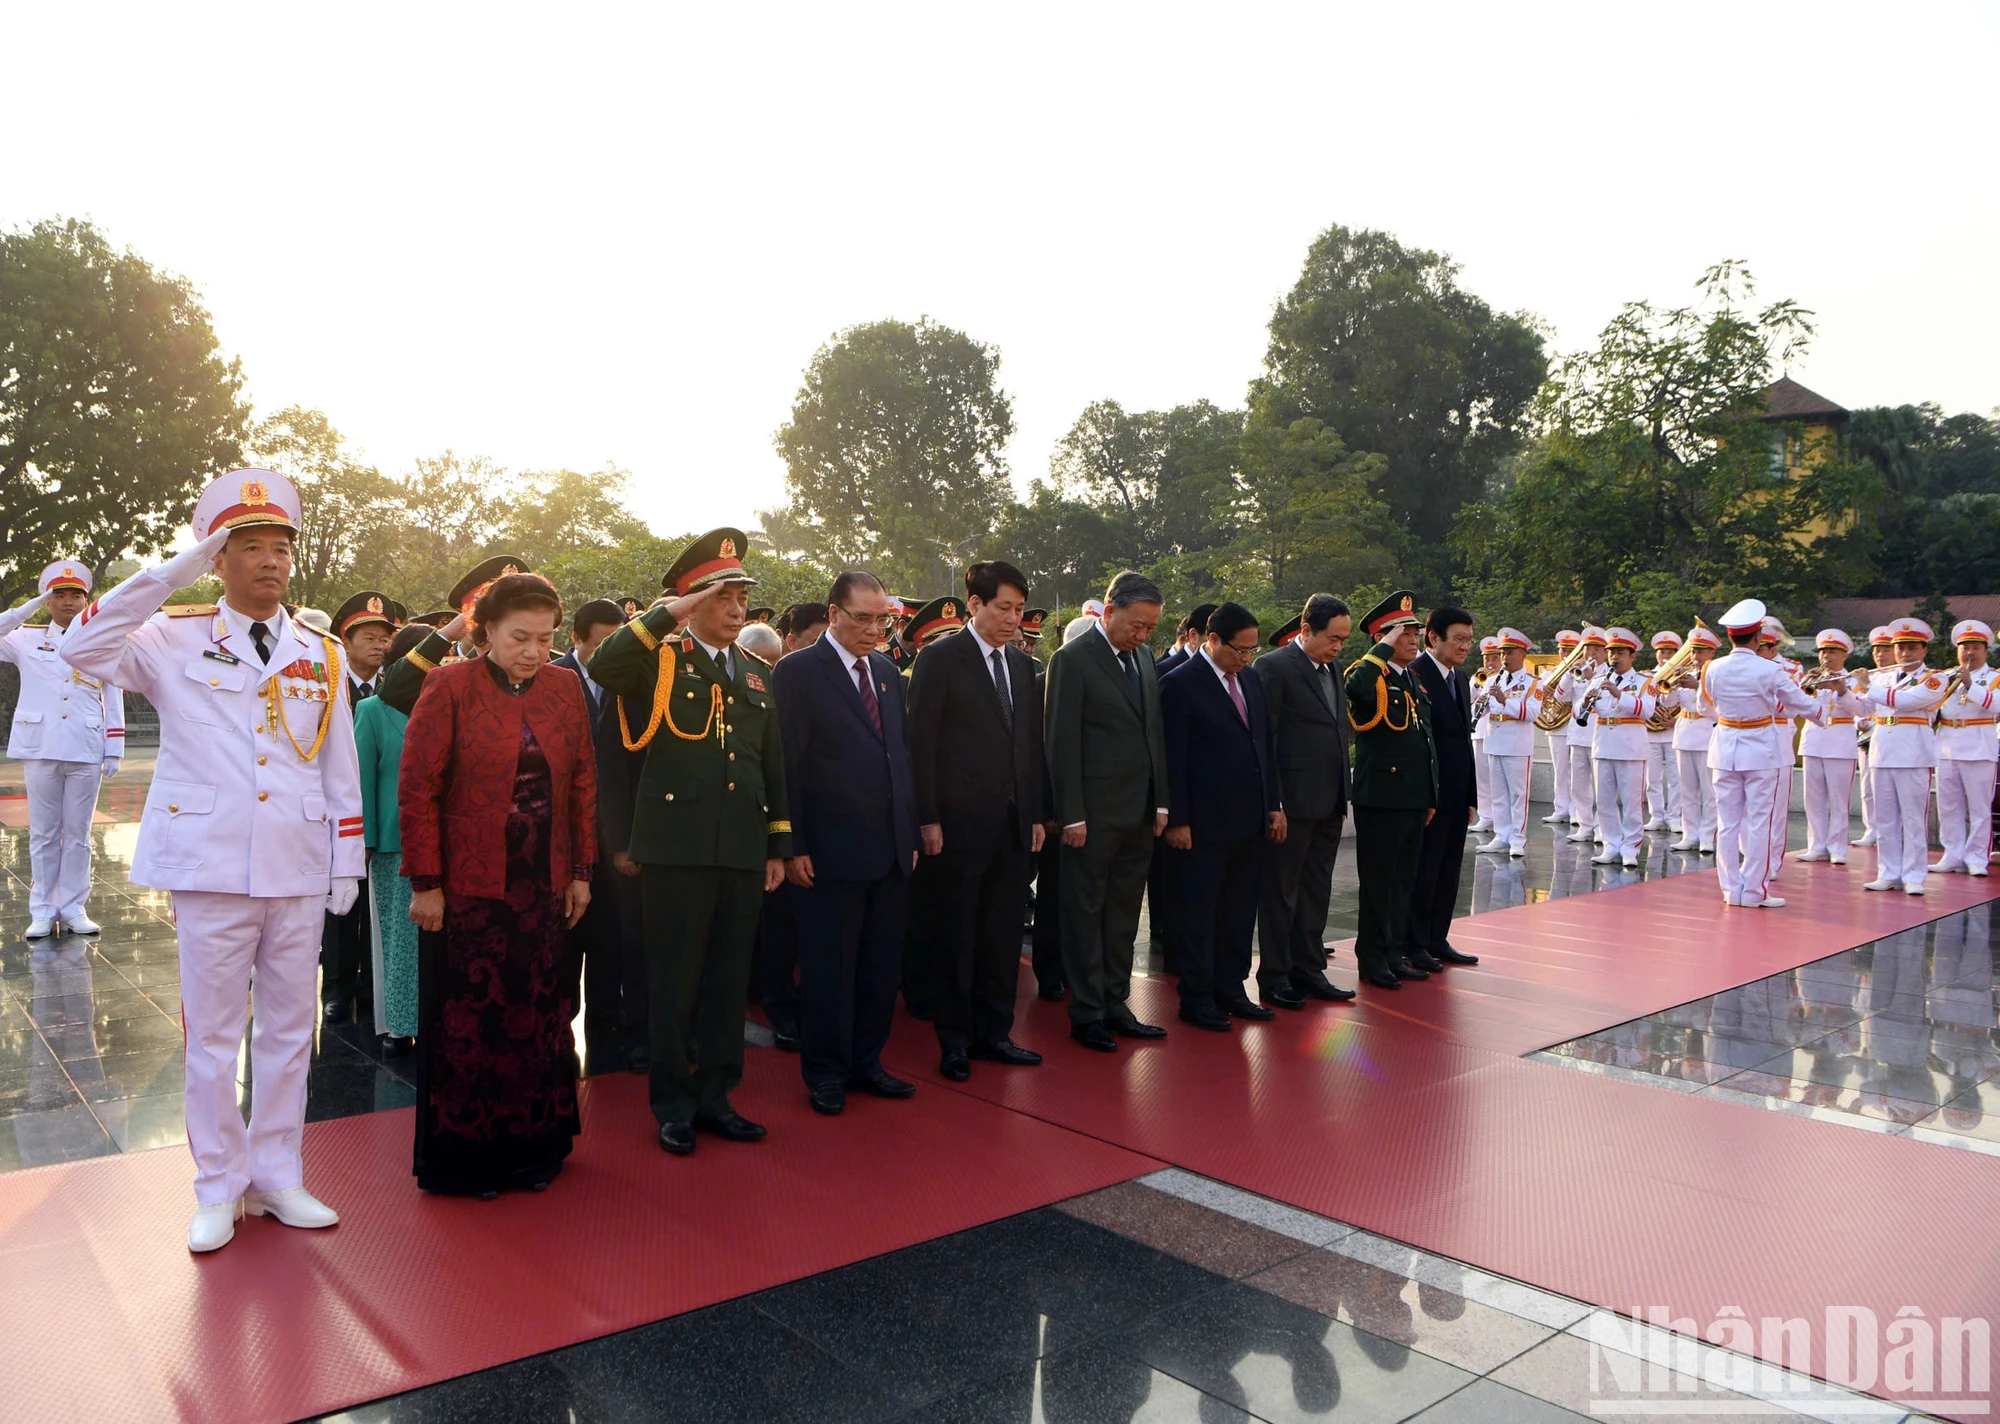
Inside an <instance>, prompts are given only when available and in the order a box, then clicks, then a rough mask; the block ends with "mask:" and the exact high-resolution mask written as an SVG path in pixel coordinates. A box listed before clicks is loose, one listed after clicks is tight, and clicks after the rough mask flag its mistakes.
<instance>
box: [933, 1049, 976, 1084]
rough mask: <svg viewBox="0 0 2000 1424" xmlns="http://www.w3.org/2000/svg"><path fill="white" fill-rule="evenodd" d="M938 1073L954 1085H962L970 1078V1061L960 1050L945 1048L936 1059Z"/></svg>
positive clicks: (963, 1051) (962, 1050)
mask: <svg viewBox="0 0 2000 1424" xmlns="http://www.w3.org/2000/svg"><path fill="white" fill-rule="evenodd" d="M938 1072H940V1073H942V1074H944V1076H945V1077H947V1078H949V1079H950V1080H951V1081H952V1082H954V1083H963V1082H964V1081H965V1080H966V1079H967V1078H970V1077H971V1076H972V1060H971V1059H970V1058H968V1057H966V1056H965V1050H964V1049H962V1048H947V1049H946V1050H945V1051H944V1054H943V1055H942V1056H941V1057H940V1058H939V1059H938Z"/></svg>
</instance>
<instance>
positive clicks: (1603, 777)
mask: <svg viewBox="0 0 2000 1424" xmlns="http://www.w3.org/2000/svg"><path fill="white" fill-rule="evenodd" d="M1604 647H1605V656H1606V658H1607V659H1608V660H1609V667H1608V670H1607V671H1606V673H1605V675H1604V676H1603V677H1602V678H1600V679H1598V681H1597V684H1596V686H1595V687H1593V688H1592V689H1591V691H1590V692H1589V693H1587V694H1585V695H1586V697H1588V698H1589V700H1590V717H1591V727H1590V736H1591V741H1590V753H1591V761H1592V763H1593V765H1594V769H1595V771H1596V776H1597V823H1598V825H1599V826H1600V827H1601V828H1602V829H1603V831H1604V849H1603V850H1601V851H1599V852H1598V853H1597V854H1596V855H1594V856H1592V857H1591V858H1590V860H1591V864H1593V865H1620V864H1622V865H1625V866H1627V867H1628V868H1629V867H1636V866H1637V865H1638V864H1639V842H1640V839H1641V838H1642V836H1643V835H1644V832H1645V824H1646V813H1645V810H1644V808H1643V805H1642V801H1643V797H1644V792H1645V785H1646V721H1647V719H1648V718H1650V717H1651V716H1652V715H1653V705H1654V704H1653V694H1652V691H1651V688H1650V686H1649V682H1650V680H1649V679H1648V678H1647V676H1646V675H1645V674H1644V673H1642V672H1636V671H1634V670H1633V667H1632V659H1633V658H1634V657H1635V656H1637V654H1638V652H1639V635H1638V634H1637V633H1634V632H1633V631H1632V630H1631V629H1629V628H1607V629H1605V630H1604Z"/></svg>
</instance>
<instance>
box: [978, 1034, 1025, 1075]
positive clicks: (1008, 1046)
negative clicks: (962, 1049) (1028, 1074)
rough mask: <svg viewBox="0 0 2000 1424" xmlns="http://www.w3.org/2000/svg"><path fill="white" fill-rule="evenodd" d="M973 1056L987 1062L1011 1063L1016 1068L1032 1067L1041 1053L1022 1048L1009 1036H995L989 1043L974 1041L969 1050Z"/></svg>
mask: <svg viewBox="0 0 2000 1424" xmlns="http://www.w3.org/2000/svg"><path fill="white" fill-rule="evenodd" d="M970 1052H971V1054H972V1056H973V1057H974V1058H984V1059H986V1060H987V1061H988V1062H989V1063H1011V1064H1013V1065H1014V1066H1015V1067H1016V1068H1032V1067H1034V1066H1035V1065H1036V1064H1037V1063H1039V1062H1041V1061H1042V1055H1041V1054H1039V1053H1037V1052H1035V1050H1034V1049H1032V1048H1023V1047H1021V1045H1020V1044H1018V1043H1016V1042H1014V1040H1013V1039H1011V1038H996V1039H995V1040H993V1042H991V1043H975V1044H973V1045H972V1048H971V1050H970Z"/></svg>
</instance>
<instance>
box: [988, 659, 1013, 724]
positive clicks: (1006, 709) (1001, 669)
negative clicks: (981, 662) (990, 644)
mask: <svg viewBox="0 0 2000 1424" xmlns="http://www.w3.org/2000/svg"><path fill="white" fill-rule="evenodd" d="M993 690H994V691H995V692H997V693H999V694H1000V720H1001V721H1002V722H1003V723H1005V724H1006V727H1007V730H1008V731H1010V732H1011V731H1013V730H1014V699H1013V698H1012V697H1011V696H1009V695H1008V692H1007V662H1006V659H1004V658H1003V657H1001V655H1000V650H999V649H998V648H995V649H994V650H993Z"/></svg>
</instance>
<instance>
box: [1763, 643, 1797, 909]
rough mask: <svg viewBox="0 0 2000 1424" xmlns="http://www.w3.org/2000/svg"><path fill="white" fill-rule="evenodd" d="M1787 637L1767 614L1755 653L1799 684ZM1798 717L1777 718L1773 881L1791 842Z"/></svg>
mask: <svg viewBox="0 0 2000 1424" xmlns="http://www.w3.org/2000/svg"><path fill="white" fill-rule="evenodd" d="M1789 640H1790V638H1789V635H1788V634H1787V633H1786V632H1785V625H1784V624H1783V623H1780V622H1779V621H1778V620H1777V619H1776V618H1773V617H1770V616H1769V615H1768V614H1767V615H1766V616H1765V618H1764V631H1763V632H1762V633H1760V634H1759V635H1758V638H1757V656H1758V657H1760V658H1767V659H1769V660H1770V661H1772V662H1775V663H1776V664H1777V665H1778V666H1779V667H1781V668H1783V669H1784V671H1785V676H1786V677H1789V678H1790V679H1791V680H1792V685H1793V686H1795V687H1796V686H1798V685H1799V684H1800V683H1801V682H1802V681H1803V680H1804V678H1805V669H1804V668H1803V667H1801V666H1800V665H1799V662H1798V659H1796V658H1792V657H1788V656H1786V654H1785V652H1784V645H1785V644H1786V643H1787V642H1788V641H1789ZM1799 727H1800V723H1799V721H1798V719H1796V718H1793V717H1784V716H1780V717H1779V718H1778V721H1777V728H1778V733H1779V739H1780V740H1781V741H1782V742H1783V743H1784V747H1783V750H1784V751H1785V752H1786V753H1787V755H1786V757H1785V760H1784V765H1782V766H1781V767H1779V768H1778V786H1777V790H1776V791H1775V792H1774V793H1773V795H1774V796H1775V797H1776V801H1777V807H1776V810H1775V811H1774V812H1773V813H1772V816H1771V878H1772V879H1773V880H1776V879H1777V878H1778V876H1779V874H1780V872H1781V870H1782V868H1783V866H1784V863H1785V847H1786V846H1787V845H1788V844H1789V843H1790V833H1791V828H1792V778H1793V776H1794V774H1795V773H1796V772H1797V770H1798V761H1799V756H1798V744H1799Z"/></svg>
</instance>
